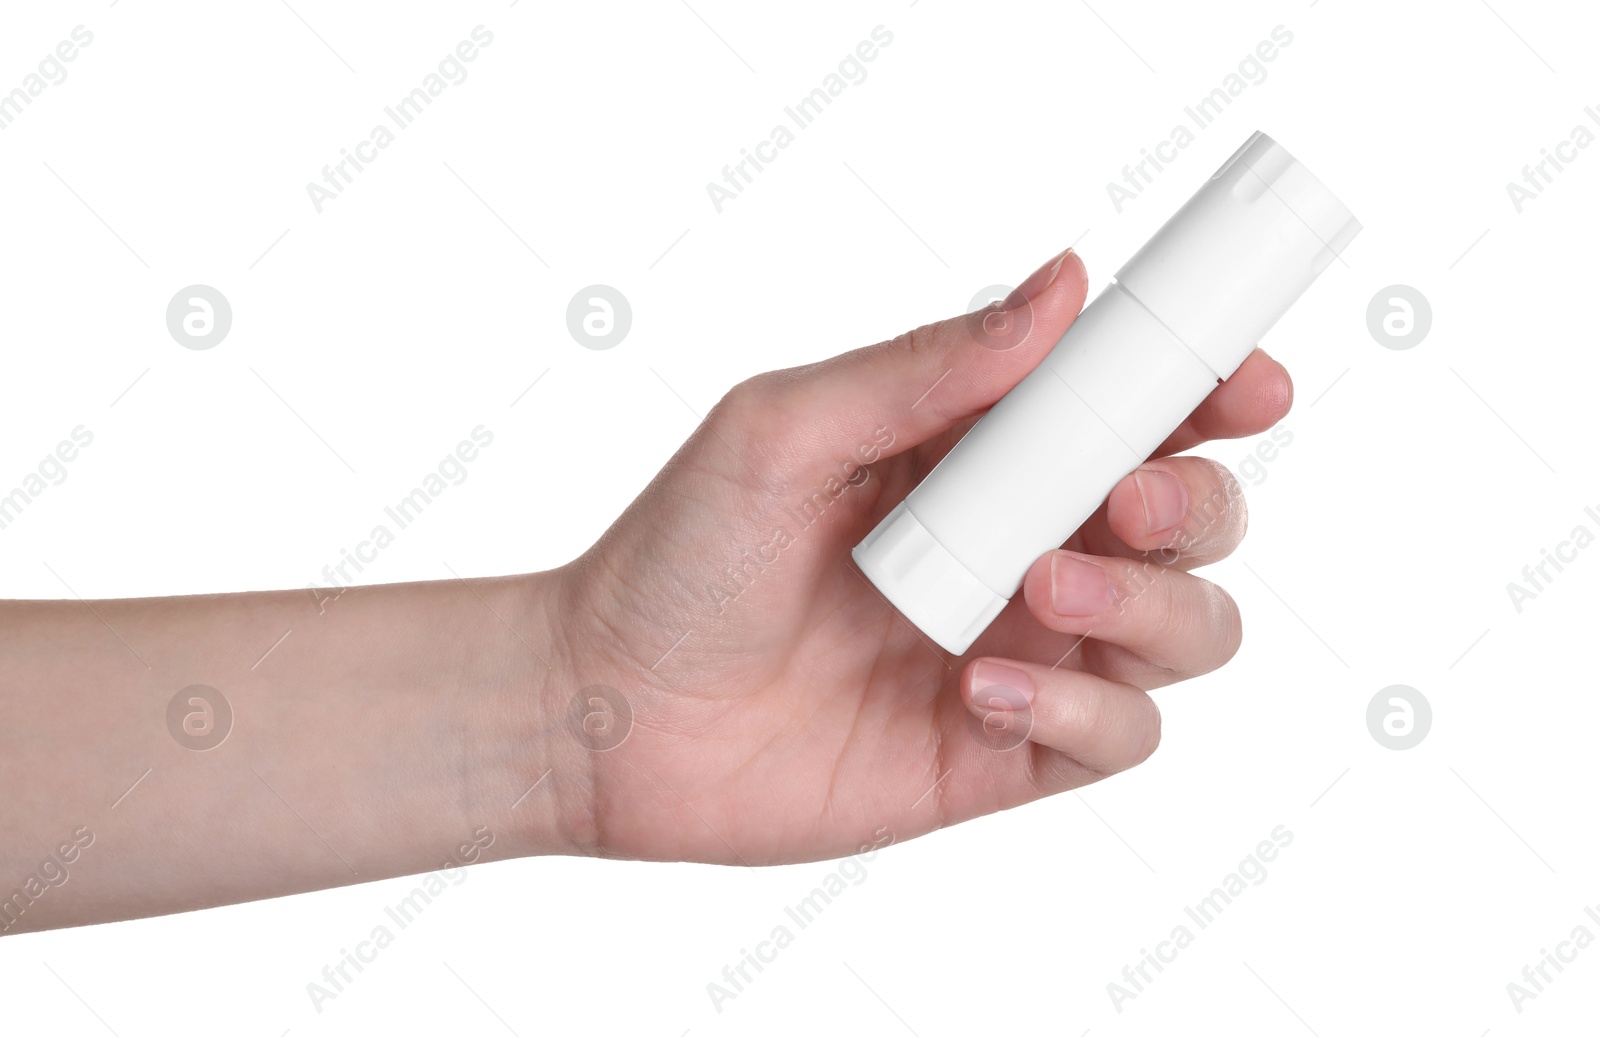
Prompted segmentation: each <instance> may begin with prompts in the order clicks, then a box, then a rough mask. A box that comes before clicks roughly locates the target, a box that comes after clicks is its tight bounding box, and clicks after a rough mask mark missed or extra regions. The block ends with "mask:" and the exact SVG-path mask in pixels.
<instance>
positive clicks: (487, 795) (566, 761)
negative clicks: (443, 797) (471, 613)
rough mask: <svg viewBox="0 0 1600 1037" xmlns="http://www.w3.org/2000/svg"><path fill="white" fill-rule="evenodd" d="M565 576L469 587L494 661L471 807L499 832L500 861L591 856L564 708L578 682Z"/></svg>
mask: <svg viewBox="0 0 1600 1037" xmlns="http://www.w3.org/2000/svg"><path fill="white" fill-rule="evenodd" d="M564 580H565V571H564V570H562V569H554V570H550V571H547V572H539V573H529V574H525V575H519V576H512V577H505V578H503V579H495V580H482V581H472V589H473V590H474V591H476V593H477V594H478V595H480V596H481V597H482V599H483V601H482V603H481V604H479V603H474V604H477V605H478V609H479V611H480V612H481V615H482V621H483V626H482V630H481V634H482V639H481V642H480V643H481V645H482V646H483V647H482V653H483V657H484V658H486V659H490V660H496V661H497V665H495V666H491V667H489V673H491V674H494V676H493V677H491V678H490V679H491V680H493V681H494V683H495V687H494V689H493V692H492V693H491V694H490V695H489V696H488V697H487V699H486V700H485V701H486V705H485V708H484V710H483V717H482V721H481V723H480V726H479V734H478V735H477V736H476V744H473V745H467V746H463V747H462V750H461V751H462V754H463V758H465V759H470V760H475V761H477V762H478V764H479V773H478V787H477V789H476V790H475V792H474V793H473V794H472V798H473V799H474V800H475V801H477V802H479V803H481V804H482V805H483V807H484V809H485V813H486V814H487V815H488V816H490V817H493V818H494V819H495V820H494V821H491V822H489V823H490V824H498V827H499V829H503V836H504V838H505V840H506V848H505V852H504V853H503V854H501V855H503V856H519V857H525V856H541V855H554V854H566V855H593V854H595V853H596V852H597V843H598V838H597V832H596V825H595V820H594V819H595V809H594V786H595V782H594V770H593V766H594V764H593V760H592V758H591V757H592V753H591V751H590V748H589V745H588V744H586V742H585V739H584V731H583V728H582V717H581V715H580V716H576V717H575V716H574V713H573V709H574V706H573V703H574V701H575V700H578V698H579V695H578V693H579V691H580V690H581V687H582V682H578V681H576V678H575V677H574V676H573V675H574V674H575V672H576V669H577V665H576V661H575V660H574V654H573V651H572V646H571V643H570V639H569V638H568V637H567V636H566V635H567V631H566V629H565V627H564V624H563V623H562V617H563V615H564V614H565V612H566V609H567V605H566V603H565V601H564V590H563V589H564Z"/></svg>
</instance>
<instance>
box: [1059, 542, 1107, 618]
mask: <svg viewBox="0 0 1600 1037" xmlns="http://www.w3.org/2000/svg"><path fill="white" fill-rule="evenodd" d="M1110 605H1111V577H1110V576H1108V575H1106V571H1105V570H1104V569H1102V568H1100V566H1098V565H1096V564H1094V563H1093V562H1086V561H1084V560H1083V559H1082V558H1074V557H1073V556H1072V555H1069V554H1066V553H1064V552H1061V551H1057V552H1056V553H1055V554H1054V555H1051V556H1050V607H1051V608H1053V609H1055V610H1056V614H1057V615H1059V616H1093V615H1098V614H1099V613H1101V612H1104V611H1105V610H1106V609H1107V608H1108V607H1109V606H1110Z"/></svg>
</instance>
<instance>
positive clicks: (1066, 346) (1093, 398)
mask: <svg viewBox="0 0 1600 1037" xmlns="http://www.w3.org/2000/svg"><path fill="white" fill-rule="evenodd" d="M1360 229H1361V225H1360V224H1359V223H1357V222H1356V220H1355V217H1354V216H1352V215H1351V214H1350V211H1349V210H1348V209H1346V208H1345V207H1344V206H1343V205H1342V204H1340V202H1339V200H1338V199H1337V198H1335V197H1334V196H1333V195H1332V194H1331V193H1329V191H1328V190H1327V188H1325V187H1323V186H1322V184H1321V183H1319V182H1318V181H1317V179H1316V178H1315V177H1313V176H1312V175H1311V174H1310V173H1309V172H1307V171H1306V169H1305V167H1304V166H1302V165H1300V163H1299V162H1297V161H1295V159H1294V156H1292V155H1290V154H1289V153H1288V152H1287V151H1285V150H1284V149H1283V148H1282V147H1280V146H1279V145H1278V144H1277V143H1276V142H1274V141H1273V140H1272V138H1270V137H1268V136H1266V135H1265V134H1263V133H1256V134H1254V135H1253V136H1251V137H1250V139H1249V140H1247V141H1245V143H1244V146H1243V147H1241V148H1240V149H1239V150H1238V151H1236V152H1234V154H1233V157H1231V158H1229V159H1228V161H1226V162H1224V163H1223V165H1222V168H1221V169H1218V170H1217V171H1216V173H1214V174H1213V175H1212V177H1211V179H1210V180H1208V181H1207V182H1206V183H1205V184H1204V185H1203V186H1202V187H1201V188H1200V190H1199V191H1197V192H1196V193H1195V195H1194V197H1192V198H1190V199H1189V201H1188V202H1187V203H1186V204H1185V205H1184V206H1183V208H1181V209H1179V210H1178V212H1177V214H1176V215H1174V216H1173V217H1172V218H1171V219H1170V220H1168V221H1167V222H1166V224H1164V225H1163V226H1162V228H1161V229H1160V230H1159V231H1157V232H1156V234H1155V236H1154V237H1153V238H1151V239H1150V241H1149V242H1147V243H1146V244H1145V246H1144V247H1143V248H1141V249H1140V250H1139V251H1138V252H1137V253H1136V254H1135V255H1134V256H1133V258H1132V259H1130V260H1129V261H1128V262H1127V263H1126V264H1125V265H1124V266H1123V267H1122V269H1121V270H1119V271H1118V272H1117V274H1116V277H1115V278H1114V279H1113V281H1112V284H1111V285H1110V287H1108V288H1106V290H1105V291H1104V292H1102V293H1101V294H1100V295H1099V296H1097V297H1096V298H1095V299H1094V301H1093V302H1092V303H1090V304H1089V306H1088V307H1086V308H1085V309H1084V311H1083V313H1082V314H1080V315H1079V316H1078V319H1077V320H1076V321H1074V322H1073V324H1072V327H1071V328H1069V329H1068V330H1067V333H1066V334H1065V335H1063V336H1061V340H1060V341H1059V342H1057V343H1056V345H1055V347H1054V348H1053V349H1052V350H1051V351H1050V353H1049V355H1047V356H1046V357H1045V358H1044V360H1043V361H1042V362H1041V363H1040V364H1039V366H1038V368H1036V369H1035V370H1034V371H1033V372H1032V373H1030V374H1029V375H1028V376H1027V377H1026V378H1024V379H1023V380H1022V381H1021V382H1020V383H1019V384H1018V385H1017V386H1016V387H1015V388H1014V389H1012V390H1011V391H1010V392H1009V393H1007V394H1006V395H1005V397H1004V398H1003V399H1001V400H1000V402H999V403H996V404H995V405H994V407H993V408H991V409H990V411H989V413H988V414H986V415H984V417H983V418H982V420H980V421H979V422H978V423H977V424H976V425H974V426H973V427H972V430H971V431H969V432H968V433H967V434H966V435H965V436H964V437H962V439H961V442H959V443H957V444H956V446H955V448H954V449H953V450H951V451H950V453H949V454H948V455H946V456H945V458H944V460H943V461H941V462H940V463H939V465H938V466H937V467H936V468H934V470H933V471H932V472H931V473H929V474H928V477H927V478H926V479H924V480H923V481H922V483H921V484H920V485H918V486H917V488H916V489H914V490H912V491H911V494H910V496H908V497H907V498H906V499H905V500H904V501H903V502H901V503H900V505H899V506H897V507H896V508H895V509H894V510H893V511H891V512H890V513H889V514H888V515H887V516H885V517H884V519H883V521H882V522H880V523H879V524H878V526H877V528H876V529H874V530H873V531H872V532H871V533H869V534H868V535H867V537H866V539H864V540H862V541H861V543H860V544H858V545H856V548H855V550H854V551H853V552H852V555H853V557H854V558H855V560H856V564H857V565H859V566H860V567H861V571H862V572H863V573H865V574H866V576H867V577H868V579H870V580H871V581H872V582H873V584H874V585H875V586H876V587H877V588H878V589H879V590H880V591H882V592H883V594H884V596H885V597H887V598H888V599H889V601H890V602H891V603H893V605H894V606H895V607H896V608H897V609H899V610H900V612H901V613H902V614H904V615H905V616H906V618H907V619H909V620H911V622H913V623H915V624H916V625H917V627H918V628H920V629H921V630H922V631H923V632H924V633H926V634H927V635H928V636H929V637H931V638H932V639H933V640H934V641H936V642H938V644H939V645H940V646H941V647H943V648H944V649H946V650H947V651H950V652H954V653H955V654H957V655H959V654H961V653H963V652H965V651H966V650H967V649H968V648H969V647H971V645H972V642H973V641H974V640H975V639H976V638H977V636H978V635H979V634H980V633H982V632H983V630H984V629H985V628H986V627H987V626H988V625H989V624H990V622H992V621H993V620H994V618H995V616H997V615H999V614H1000V610H1001V609H1002V608H1004V607H1005V605H1006V603H1007V601H1009V600H1010V598H1011V597H1012V596H1013V595H1014V594H1016V592H1017V590H1018V588H1019V587H1021V585H1022V578H1023V576H1024V575H1026V573H1027V571H1028V568H1029V566H1030V565H1032V564H1033V562H1034V560H1035V559H1037V558H1038V557H1039V556H1040V555H1042V554H1044V553H1045V552H1046V551H1050V550H1052V549H1054V548H1058V547H1060V546H1061V545H1062V543H1064V542H1065V541H1066V540H1067V539H1068V538H1069V537H1070V536H1071V535H1072V534H1073V532H1074V531H1076V530H1077V528H1078V527H1079V526H1080V525H1082V523H1083V521H1084V520H1085V519H1087V518H1088V517H1089V516H1090V515H1091V514H1093V512H1094V511H1095V509H1096V508H1098V507H1099V506H1100V504H1101V502H1102V501H1104V500H1105V499H1106V496H1107V495H1108V494H1109V493H1110V492H1111V490H1112V488H1113V487H1114V486H1116V484H1117V483H1118V482H1119V481H1120V480H1121V479H1122V478H1123V477H1124V476H1126V475H1127V474H1128V473H1129V472H1131V471H1133V470H1134V469H1135V468H1137V467H1138V466H1139V465H1140V464H1142V463H1144V461H1145V459H1146V458H1147V457H1149V455H1150V454H1151V453H1152V452H1153V451H1154V450H1155V449H1156V447H1158V446H1159V445H1160V444H1161V443H1162V441H1163V440H1165V439H1166V438H1167V436H1169V435H1171V433H1172V432H1173V430H1175V429H1176V428H1177V427H1178V425H1179V424H1181V423H1182V422H1183V420H1184V418H1186V417H1188V415H1189V414H1190V412H1192V411H1193V410H1194V409H1195V407H1197V406H1199V405H1200V403H1201V401H1202V400H1204V399H1205V398H1206V396H1207V395H1209V394H1210V393H1211V391H1212V390H1213V389H1215V388H1216V387H1217V383H1218V382H1219V381H1221V380H1223V379H1225V378H1227V377H1229V376H1230V375H1232V374H1233V372H1234V371H1235V370H1237V369H1238V367H1239V365H1240V364H1242V363H1244V360H1245V358H1246V357H1247V356H1249V355H1250V352H1251V350H1252V349H1254V348H1255V345H1256V342H1257V341H1258V340H1259V339H1260V337H1261V336H1262V335H1263V334H1265V333H1266V331H1267V330H1268V329H1269V328H1271V327H1272V325H1273V324H1274V323H1276V322H1277V320H1278V318H1279V317H1281V316H1283V314H1284V313H1285V312H1286V311H1287V310H1288V309H1289V307H1290V306H1291V305H1292V304H1293V303H1294V301H1295V300H1296V299H1298V298H1299V297H1300V294H1301V293H1302V292H1304V291H1305V290H1306V288H1307V287H1309V286H1310V284H1311V282H1312V281H1314V280H1316V277H1317V275H1318V274H1320V273H1321V272H1322V271H1323V270H1324V269H1325V268H1326V267H1327V266H1328V265H1329V264H1330V263H1332V262H1333V259H1334V257H1335V256H1336V255H1337V254H1338V253H1339V252H1340V251H1341V250H1342V249H1343V248H1344V247H1345V246H1346V245H1348V244H1349V243H1350V240H1351V239H1352V238H1354V237H1355V235H1356V232H1357V231H1359V230H1360ZM1000 501H1004V502H1005V503H1004V505H1003V506H1002V505H1000V504H998V503H996V502H1000Z"/></svg>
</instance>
